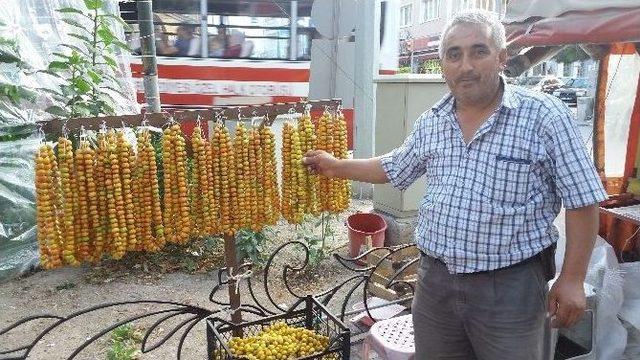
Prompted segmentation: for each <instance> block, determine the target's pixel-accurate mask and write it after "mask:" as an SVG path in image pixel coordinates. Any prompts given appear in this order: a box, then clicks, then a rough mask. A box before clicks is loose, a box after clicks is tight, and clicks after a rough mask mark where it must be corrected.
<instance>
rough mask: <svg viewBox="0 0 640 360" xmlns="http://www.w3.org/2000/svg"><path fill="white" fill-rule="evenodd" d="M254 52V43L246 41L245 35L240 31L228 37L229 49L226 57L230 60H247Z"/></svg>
mask: <svg viewBox="0 0 640 360" xmlns="http://www.w3.org/2000/svg"><path fill="white" fill-rule="evenodd" d="M252 51H253V42H252V41H245V39H244V33H243V32H242V31H239V30H232V31H231V34H229V36H228V43H227V48H226V49H225V51H224V57H229V58H246V57H249V56H250V55H251V52H252Z"/></svg>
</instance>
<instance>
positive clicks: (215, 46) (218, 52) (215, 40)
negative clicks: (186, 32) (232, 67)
mask: <svg viewBox="0 0 640 360" xmlns="http://www.w3.org/2000/svg"><path fill="white" fill-rule="evenodd" d="M223 55H224V37H223V35H221V34H217V35H209V57H222V56H223Z"/></svg>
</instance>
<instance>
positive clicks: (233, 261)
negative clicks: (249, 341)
mask: <svg viewBox="0 0 640 360" xmlns="http://www.w3.org/2000/svg"><path fill="white" fill-rule="evenodd" d="M224 258H225V263H226V266H227V269H229V277H230V278H229V304H230V305H231V308H232V309H237V308H238V307H240V293H239V292H236V283H237V281H236V280H235V279H233V277H234V276H236V275H237V273H238V258H237V256H236V243H235V238H234V237H233V236H231V235H225V236H224ZM231 321H232V322H233V323H235V324H239V323H240V322H242V313H241V312H240V311H238V310H236V311H234V312H233V313H232V314H231ZM234 335H235V334H234Z"/></svg>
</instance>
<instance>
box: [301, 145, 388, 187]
mask: <svg viewBox="0 0 640 360" xmlns="http://www.w3.org/2000/svg"><path fill="white" fill-rule="evenodd" d="M302 163H303V164H304V165H305V166H306V167H307V168H308V169H309V170H310V171H312V172H314V173H317V174H320V175H324V176H326V177H332V178H342V179H350V180H354V181H361V182H366V183H371V184H384V183H387V182H389V179H388V178H387V174H386V173H385V171H384V169H383V168H382V162H381V160H380V158H378V157H373V158H369V159H336V158H335V157H333V156H331V154H329V153H327V152H326V151H322V150H313V151H309V152H308V153H306V154H305V156H304V158H303V159H302Z"/></svg>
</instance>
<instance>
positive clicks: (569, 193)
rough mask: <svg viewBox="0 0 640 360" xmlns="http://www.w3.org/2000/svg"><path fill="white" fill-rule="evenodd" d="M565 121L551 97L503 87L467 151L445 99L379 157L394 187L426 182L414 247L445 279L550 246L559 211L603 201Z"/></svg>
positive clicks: (578, 140) (512, 260) (595, 178)
mask: <svg viewBox="0 0 640 360" xmlns="http://www.w3.org/2000/svg"><path fill="white" fill-rule="evenodd" d="M573 118H574V117H573V115H572V114H571V112H570V111H569V109H568V108H567V107H566V106H565V105H564V103H562V102H561V101H560V100H558V99H556V98H555V97H552V96H550V95H547V94H544V93H541V92H534V91H531V90H527V89H524V88H521V87H518V86H512V85H509V84H505V85H504V93H503V96H502V102H501V104H500V106H499V107H498V108H497V109H496V111H495V113H494V114H493V115H491V116H490V117H489V118H488V119H487V121H486V122H484V123H483V124H482V125H481V126H480V128H479V129H478V130H477V132H476V134H475V135H474V137H473V139H472V140H471V141H470V142H469V144H465V142H464V140H463V136H462V131H461V130H460V126H459V124H458V120H457V117H456V114H455V104H454V98H453V96H452V95H451V94H448V95H446V96H445V97H444V98H443V99H442V100H440V101H439V102H438V103H436V105H434V106H433V107H432V108H431V109H430V110H428V111H426V112H425V113H424V114H422V115H421V116H420V117H419V118H418V120H417V121H416V122H415V124H414V127H413V132H412V133H411V134H410V135H409V136H408V137H407V139H406V140H405V141H404V143H403V144H402V145H401V146H400V147H398V148H396V149H394V150H393V151H391V152H390V153H388V154H386V155H383V156H382V157H381V161H382V167H383V168H384V170H385V172H386V174H387V177H388V178H389V181H390V182H391V184H392V185H393V186H394V187H396V188H399V189H406V188H407V187H408V186H409V185H411V184H412V183H413V182H414V181H415V180H416V179H418V178H419V177H420V176H422V175H424V176H425V177H426V183H427V185H426V192H425V196H424V198H423V199H422V202H421V204H420V209H419V217H418V225H417V227H416V231H415V238H416V243H417V244H418V247H419V248H420V249H421V250H422V251H423V252H425V253H426V254H428V255H430V256H433V257H436V258H439V259H440V260H442V261H443V262H444V263H446V264H447V267H448V269H449V272H451V273H472V272H478V271H485V270H493V269H499V268H502V267H505V266H509V265H512V264H515V263H518V262H520V261H523V260H525V259H527V258H529V257H531V256H534V255H536V254H537V253H539V252H540V251H542V250H543V249H545V248H546V247H548V246H550V245H552V244H553V243H554V242H556V241H557V239H558V230H557V229H556V227H555V226H554V225H553V221H554V219H555V218H556V217H557V215H558V213H559V211H560V207H561V205H562V204H563V203H564V206H565V207H566V208H567V209H573V208H578V207H583V206H587V205H591V204H594V203H597V202H599V201H602V200H604V199H606V198H607V193H606V192H605V191H604V188H603V186H602V183H601V182H600V179H599V177H598V175H597V173H596V170H595V168H594V166H593V162H592V160H591V158H590V156H589V155H588V153H587V151H586V148H585V146H584V144H583V141H582V137H581V136H580V134H579V133H578V131H577V129H576V126H575V124H574V120H573Z"/></svg>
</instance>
